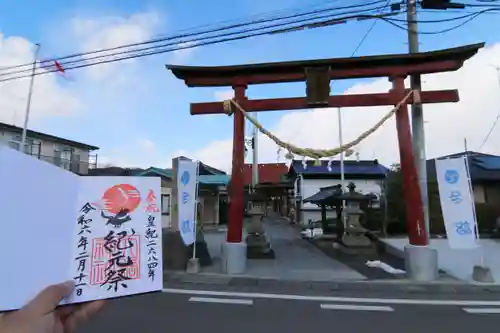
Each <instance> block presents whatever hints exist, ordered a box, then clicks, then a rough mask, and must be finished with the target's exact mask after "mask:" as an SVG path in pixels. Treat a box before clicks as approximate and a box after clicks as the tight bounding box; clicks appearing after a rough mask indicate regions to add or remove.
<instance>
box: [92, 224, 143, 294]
mask: <svg viewBox="0 0 500 333" xmlns="http://www.w3.org/2000/svg"><path fill="white" fill-rule="evenodd" d="M129 231H130V233H129V232H128V231H127V230H123V231H119V232H114V231H113V230H109V232H108V234H107V235H106V236H105V237H104V244H103V248H104V251H105V252H106V253H107V256H106V257H107V258H108V259H107V263H106V264H105V268H104V273H105V274H104V275H105V277H104V281H103V282H102V283H101V286H106V287H107V290H112V291H114V292H117V291H118V288H119V286H121V287H123V288H128V285H127V283H126V281H127V280H132V279H135V278H136V277H138V275H139V272H138V267H137V265H138V261H139V257H138V250H139V249H138V248H137V243H138V241H139V240H138V237H137V236H135V230H134V229H133V228H131V229H130V230H129ZM134 250H135V251H136V253H137V255H134V256H132V253H133V252H134ZM134 259H135V260H134Z"/></svg>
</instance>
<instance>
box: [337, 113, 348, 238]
mask: <svg viewBox="0 0 500 333" xmlns="http://www.w3.org/2000/svg"><path fill="white" fill-rule="evenodd" d="M337 117H338V121H339V146H340V149H342V148H343V145H344V143H343V139H342V114H341V112H340V108H337ZM340 182H341V184H342V192H344V188H345V184H344V183H345V173H344V153H343V152H341V153H340ZM344 208H345V201H344V200H342V222H343V223H344V228H345V227H346V221H345V218H344V216H345V215H344Z"/></svg>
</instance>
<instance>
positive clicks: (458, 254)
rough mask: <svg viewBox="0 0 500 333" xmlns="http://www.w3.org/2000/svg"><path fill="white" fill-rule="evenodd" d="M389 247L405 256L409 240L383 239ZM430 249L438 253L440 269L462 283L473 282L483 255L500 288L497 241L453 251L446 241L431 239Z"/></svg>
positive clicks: (480, 242)
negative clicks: (475, 247)
mask: <svg viewBox="0 0 500 333" xmlns="http://www.w3.org/2000/svg"><path fill="white" fill-rule="evenodd" d="M381 241H382V242H384V243H386V244H387V245H388V250H390V251H391V252H392V253H393V254H395V255H399V256H404V247H405V245H406V244H408V238H406V237H405V238H386V239H381ZM429 246H430V247H432V248H434V249H436V250H437V251H438V265H439V268H440V269H441V270H443V271H445V272H446V273H447V274H448V275H450V276H453V277H455V278H457V279H460V280H462V281H467V282H469V283H475V282H474V281H472V269H473V267H474V265H479V264H480V263H481V255H483V259H484V265H485V266H487V267H489V268H490V269H491V273H492V275H493V279H494V280H495V283H496V284H498V285H499V286H500V256H499V255H498V253H500V243H499V242H498V241H497V240H495V239H480V240H479V247H478V248H477V249H472V250H453V249H451V248H450V247H449V245H448V240H446V239H431V240H430V244H429Z"/></svg>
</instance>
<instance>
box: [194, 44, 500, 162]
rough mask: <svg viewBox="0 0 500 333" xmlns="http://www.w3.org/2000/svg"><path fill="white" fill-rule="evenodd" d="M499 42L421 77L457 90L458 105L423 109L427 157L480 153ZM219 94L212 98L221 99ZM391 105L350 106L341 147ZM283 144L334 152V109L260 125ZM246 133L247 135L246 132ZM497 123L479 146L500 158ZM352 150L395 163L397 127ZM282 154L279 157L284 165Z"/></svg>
mask: <svg viewBox="0 0 500 333" xmlns="http://www.w3.org/2000/svg"><path fill="white" fill-rule="evenodd" d="M498 59H500V44H496V45H493V46H490V47H488V48H486V49H484V50H482V51H480V52H479V54H478V55H476V56H475V57H474V58H472V59H471V60H469V61H467V62H466V63H465V65H464V67H463V68H462V69H461V70H460V71H457V72H454V73H442V74H433V75H427V76H424V77H423V88H424V89H425V90H439V89H454V88H456V89H458V90H459V94H460V102H458V103H447V104H433V105H430V104H428V105H424V118H425V122H426V124H425V131H426V150H427V156H428V157H435V156H440V155H444V154H449V153H455V152H459V151H462V150H463V149H464V138H467V142H468V148H469V150H478V149H479V146H480V145H481V143H482V141H483V140H484V138H485V136H486V134H487V132H488V131H489V129H490V127H491V125H492V123H493V121H494V120H495V119H496V117H497V115H498V114H499V112H500V106H499V105H500V85H499V83H498V76H497V73H496V71H495V69H494V68H493V67H491V64H493V65H498V66H500V60H498ZM388 89H390V83H389V82H388V81H387V79H378V80H375V81H372V82H371V83H366V84H358V85H356V86H353V87H351V88H350V89H348V90H347V91H346V92H345V93H365V92H366V93H368V92H384V91H388ZM225 94H226V92H225V91H221V92H219V93H218V94H217V93H216V97H217V96H218V99H219V100H220V99H223V98H225V97H227V96H229V95H225ZM389 110H390V107H372V108H351V109H343V110H342V121H343V126H342V128H343V137H344V143H345V142H349V141H352V140H353V139H355V138H356V137H358V136H359V135H360V134H361V133H362V132H364V131H365V130H367V129H368V128H370V127H372V126H373V125H374V124H375V123H376V122H377V121H378V120H379V119H380V118H381V117H382V116H383V115H384V114H385V113H386V112H387V111H389ZM264 125H265V127H267V128H268V129H270V130H271V131H272V132H273V133H274V134H276V135H277V136H278V137H279V138H281V139H282V140H284V141H289V142H290V143H293V144H295V145H297V146H299V147H314V148H333V147H337V146H338V145H339V140H338V121H337V112H336V110H334V109H318V110H309V111H293V112H286V113H284V115H283V116H282V117H281V118H280V119H279V121H278V122H277V123H276V124H274V125H270V124H264ZM247 135H248V133H247ZM499 135H500V125H499V126H498V127H497V128H496V129H495V131H494V132H493V133H492V135H491V136H490V139H489V141H488V142H487V143H486V144H485V145H484V146H483V147H482V151H483V152H489V153H494V154H495V153H496V154H500V146H499V145H498V144H496V143H497V141H498V140H497V138H498V136H499ZM259 146H260V148H259V158H260V161H261V162H276V160H277V154H276V151H277V147H276V145H275V144H274V143H272V142H271V141H270V140H269V139H267V138H261V139H260V145H259ZM356 151H357V152H359V153H360V158H361V159H374V158H378V159H379V160H380V161H381V162H382V163H384V164H387V165H388V164H391V163H394V162H398V161H399V151H398V146H397V136H396V125H395V122H394V119H390V120H389V121H387V122H386V124H385V125H383V127H382V128H381V129H379V130H378V131H377V132H376V133H374V134H373V135H372V136H371V137H369V138H368V139H367V140H366V141H364V142H362V143H361V144H360V145H359V146H358V147H356ZM187 155H188V156H192V157H194V158H197V159H201V160H203V162H205V163H208V164H210V165H214V166H215V167H220V168H224V169H226V170H228V169H229V166H230V164H231V156H232V141H231V136H230V135H228V139H227V140H223V141H213V142H210V143H208V144H207V145H206V146H205V147H202V148H201V149H199V150H196V151H193V152H188V153H187ZM284 155H285V153H284V152H283V153H282V154H281V160H282V161H284V159H283V157H284Z"/></svg>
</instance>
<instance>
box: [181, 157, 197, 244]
mask: <svg viewBox="0 0 500 333" xmlns="http://www.w3.org/2000/svg"><path fill="white" fill-rule="evenodd" d="M197 190H198V162H192V161H183V160H180V161H179V166H178V168H177V206H178V207H179V210H178V213H179V231H180V233H181V237H182V240H183V241H184V244H186V245H191V244H193V243H194V242H195V241H196V202H197Z"/></svg>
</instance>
